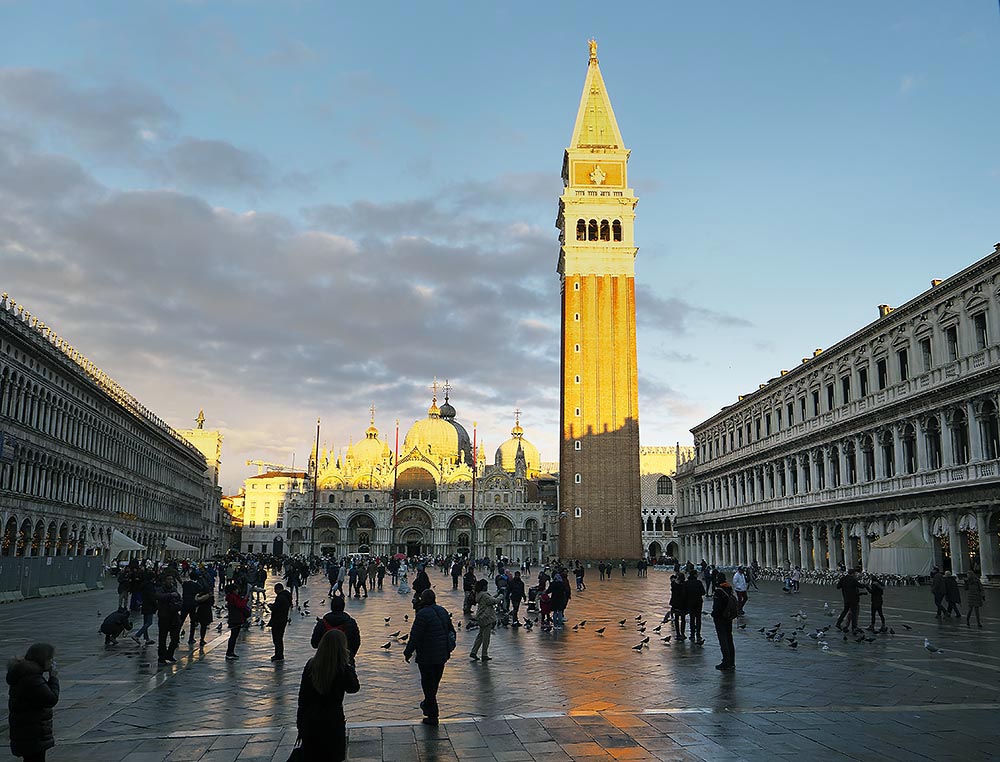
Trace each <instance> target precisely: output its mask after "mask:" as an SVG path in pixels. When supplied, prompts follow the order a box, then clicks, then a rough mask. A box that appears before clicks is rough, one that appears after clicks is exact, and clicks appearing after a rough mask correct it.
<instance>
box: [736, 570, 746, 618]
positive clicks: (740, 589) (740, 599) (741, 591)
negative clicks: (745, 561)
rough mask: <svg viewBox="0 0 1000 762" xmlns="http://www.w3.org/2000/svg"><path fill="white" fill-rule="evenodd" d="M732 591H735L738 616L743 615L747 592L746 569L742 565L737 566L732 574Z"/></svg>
mask: <svg viewBox="0 0 1000 762" xmlns="http://www.w3.org/2000/svg"><path fill="white" fill-rule="evenodd" d="M733 591H734V592H735V593H736V602H737V603H738V604H739V605H740V616H743V615H744V609H745V607H746V605H747V598H748V597H749V595H748V594H747V576H746V571H745V570H744V569H743V567H742V566H740V567H738V568H737V569H736V573H735V574H733Z"/></svg>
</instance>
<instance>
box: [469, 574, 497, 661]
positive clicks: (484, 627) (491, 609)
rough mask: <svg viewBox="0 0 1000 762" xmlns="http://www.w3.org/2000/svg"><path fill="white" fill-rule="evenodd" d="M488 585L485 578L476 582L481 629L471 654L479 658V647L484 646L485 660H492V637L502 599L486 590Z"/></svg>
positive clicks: (477, 609) (477, 608)
mask: <svg viewBox="0 0 1000 762" xmlns="http://www.w3.org/2000/svg"><path fill="white" fill-rule="evenodd" d="M488 587H489V583H488V582H487V581H486V580H485V579H481V580H479V581H478V582H477V583H476V622H477V623H478V624H479V630H478V631H477V632H476V642H475V643H473V645H472V652H471V653H470V654H469V658H470V659H478V658H479V648H480V646H482V649H483V657H482V658H483V661H491V657H490V655H489V650H490V637H491V636H492V635H493V628H494V627H495V626H496V623H497V604H498V603H499V602H500V601H499V599H498V598H494V597H493V596H492V595H490V594H489V593H487V592H486V589H487V588H488Z"/></svg>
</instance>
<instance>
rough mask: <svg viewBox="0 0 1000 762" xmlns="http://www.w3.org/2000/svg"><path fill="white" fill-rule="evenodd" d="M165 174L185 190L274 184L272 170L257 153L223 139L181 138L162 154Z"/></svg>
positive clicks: (258, 187) (266, 161)
mask: <svg viewBox="0 0 1000 762" xmlns="http://www.w3.org/2000/svg"><path fill="white" fill-rule="evenodd" d="M164 167H165V169H166V171H167V172H168V174H169V175H170V176H171V177H172V178H173V179H175V180H176V181H178V182H180V183H181V184H183V185H186V186H188V187H196V188H199V187H200V188H205V189H214V188H250V189H258V190H260V189H265V188H268V187H270V186H272V185H273V184H274V182H275V179H274V174H275V173H274V169H273V167H272V166H271V164H270V162H269V161H268V160H267V159H266V158H264V157H263V156H261V155H260V154H257V153H253V152H251V151H244V150H243V149H240V148H237V147H236V146H234V145H232V144H231V143H227V142H226V141H224V140H200V139H198V138H185V139H184V140H182V141H180V142H179V143H177V144H176V145H174V146H171V147H170V148H169V149H168V150H167V151H166V153H165V155H164Z"/></svg>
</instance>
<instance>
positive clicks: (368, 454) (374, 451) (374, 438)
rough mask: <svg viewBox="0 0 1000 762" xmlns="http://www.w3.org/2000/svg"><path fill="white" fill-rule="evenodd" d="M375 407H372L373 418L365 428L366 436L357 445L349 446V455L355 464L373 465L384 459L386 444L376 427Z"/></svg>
mask: <svg viewBox="0 0 1000 762" xmlns="http://www.w3.org/2000/svg"><path fill="white" fill-rule="evenodd" d="M374 410H375V408H374V407H372V419H371V423H370V424H369V426H368V428H367V429H365V438H364V439H362V440H361V441H360V442H358V443H357V444H355V445H351V446H350V447H349V448H347V457H348V458H350V459H351V460H353V461H354V463H355V465H358V464H363V465H372V464H375V463H378V462H379V460H381V459H382V457H383V454H384V451H385V447H386V445H385V444H383V443H382V442H381V441H379V438H378V429H377V428H375V412H374Z"/></svg>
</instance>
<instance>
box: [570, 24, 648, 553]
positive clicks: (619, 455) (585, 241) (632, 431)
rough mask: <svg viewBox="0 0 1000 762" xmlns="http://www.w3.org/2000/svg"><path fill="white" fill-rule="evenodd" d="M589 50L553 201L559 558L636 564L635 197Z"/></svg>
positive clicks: (615, 125)
mask: <svg viewBox="0 0 1000 762" xmlns="http://www.w3.org/2000/svg"><path fill="white" fill-rule="evenodd" d="M628 158H629V150H628V149H627V148H626V147H625V144H624V142H623V140H622V136H621V132H620V130H619V129H618V123H617V121H616V120H615V114H614V111H613V110H612V108H611V100H610V98H609V97H608V93H607V89H606V88H605V86H604V79H603V77H602V76H601V70H600V66H599V65H598V61H597V43H596V42H594V41H593V40H591V42H590V60H589V62H588V65H587V77H586V80H585V82H584V87H583V95H582V97H581V98H580V107H579V110H578V112H577V117H576V124H575V125H574V128H573V137H572V140H571V142H570V145H569V147H568V148H567V149H566V150H565V152H564V155H563V168H562V179H563V185H564V190H563V194H562V196H561V197H560V199H559V213H558V217H557V218H556V227H557V228H558V229H559V243H560V250H559V263H558V266H557V268H556V269H557V271H558V272H559V281H560V290H561V302H562V330H561V378H560V401H561V412H560V415H561V437H560V445H559V488H560V489H559V491H560V496H561V497H560V501H561V503H562V506H563V509H562V511H561V524H560V554H561V555H562V556H563V557H565V558H582V559H598V558H607V557H615V558H632V559H634V558H638V557H640V556H642V555H643V548H642V538H641V535H640V532H639V526H640V523H639V518H640V515H641V503H642V500H641V488H640V480H639V403H638V373H637V370H636V339H635V255H636V251H637V249H636V246H635V240H634V235H633V227H634V222H635V205H636V203H637V202H638V199H637V198H636V196H635V193H634V192H633V190H632V189H631V188H629V187H628V174H627V168H628Z"/></svg>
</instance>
